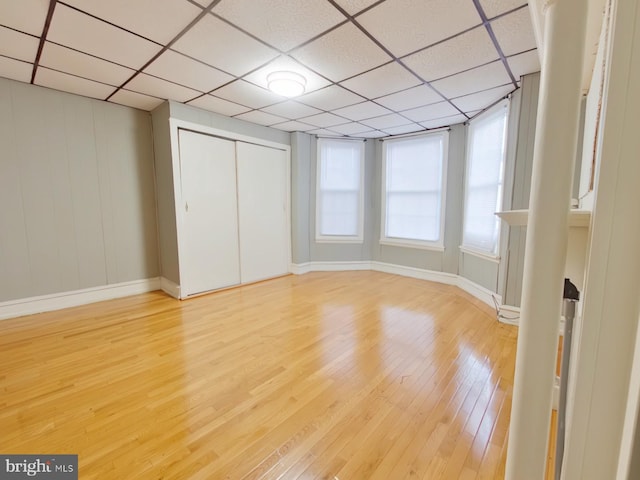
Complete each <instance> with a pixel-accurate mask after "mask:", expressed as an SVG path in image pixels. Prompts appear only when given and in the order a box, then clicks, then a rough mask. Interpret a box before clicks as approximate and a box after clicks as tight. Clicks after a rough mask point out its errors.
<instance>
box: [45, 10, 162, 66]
mask: <svg viewBox="0 0 640 480" xmlns="http://www.w3.org/2000/svg"><path fill="white" fill-rule="evenodd" d="M47 39H48V40H51V41H53V42H56V43H60V44H62V45H65V46H67V47H71V48H74V49H76V50H79V51H81V52H86V53H89V54H91V55H95V56H97V57H100V58H104V59H106V60H110V61H112V62H116V63H119V64H121V65H125V66H127V67H131V68H139V67H140V66H141V65H142V64H144V63H145V62H146V61H148V60H149V59H150V58H151V57H152V56H153V55H155V54H156V53H158V52H159V51H160V48H161V47H160V46H159V45H157V44H155V43H152V42H149V41H148V40H144V39H142V38H140V37H138V36H136V35H133V34H131V33H129V32H126V31H124V30H122V29H120V28H117V27H114V26H113V25H109V24H108V23H105V22H103V21H100V20H97V19H95V18H93V17H90V16H88V15H85V14H83V13H80V12H77V11H76V10H73V9H71V8H69V7H65V6H64V5H62V4H58V5H57V6H56V10H55V14H54V17H53V21H52V22H51V26H50V27H49V34H48V36H47Z"/></svg>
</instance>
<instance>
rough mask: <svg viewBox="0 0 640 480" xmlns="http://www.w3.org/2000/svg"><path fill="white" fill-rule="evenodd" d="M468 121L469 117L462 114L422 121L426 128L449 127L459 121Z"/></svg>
mask: <svg viewBox="0 0 640 480" xmlns="http://www.w3.org/2000/svg"><path fill="white" fill-rule="evenodd" d="M466 121H467V117H465V116H464V115H462V114H459V115H452V116H450V117H443V118H437V119H435V120H429V121H428V122H421V123H420V125H422V126H423V127H424V128H440V127H448V126H449V125H456V124H458V123H464V122H466Z"/></svg>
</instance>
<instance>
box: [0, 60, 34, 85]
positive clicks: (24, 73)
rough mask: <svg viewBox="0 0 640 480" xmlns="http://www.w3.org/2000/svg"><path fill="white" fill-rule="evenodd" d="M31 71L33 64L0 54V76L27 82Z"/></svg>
mask: <svg viewBox="0 0 640 480" xmlns="http://www.w3.org/2000/svg"><path fill="white" fill-rule="evenodd" d="M32 71H33V65H32V64H30V63H27V62H21V61H20V60H14V59H13V58H7V57H2V56H0V77H4V78H11V79H12V80H18V81H20V82H29V81H30V80H31V72H32Z"/></svg>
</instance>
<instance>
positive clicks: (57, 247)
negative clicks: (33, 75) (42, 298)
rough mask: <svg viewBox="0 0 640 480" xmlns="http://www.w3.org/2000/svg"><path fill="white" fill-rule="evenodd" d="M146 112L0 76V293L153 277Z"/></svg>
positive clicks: (19, 294)
mask: <svg viewBox="0 0 640 480" xmlns="http://www.w3.org/2000/svg"><path fill="white" fill-rule="evenodd" d="M151 140H152V133H151V119H150V117H149V114H148V113H146V112H142V111H139V110H134V109H132V108H128V107H122V106H118V105H112V104H109V103H106V102H101V101H98V100H92V99H88V98H85V97H80V96H76V95H71V94H67V93H62V92H58V91H55V90H49V89H46V88H42V87H37V86H32V85H28V84H24V83H19V82H14V81H11V80H6V79H1V78H0V145H2V157H1V158H0V203H1V204H2V205H3V208H2V209H0V226H1V228H0V265H1V268H0V301H6V300H14V299H19V298H27V297H32V296H38V295H46V294H53V293H60V292H65V291H71V290H78V289H83V288H89V287H98V286H104V285H109V284H115V283H120V282H126V281H132V280H139V279H145V278H151V277H156V276H157V275H158V273H159V268H158V260H157V234H156V210H155V193H154V182H153V150H152V141H151Z"/></svg>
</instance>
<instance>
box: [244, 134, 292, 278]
mask: <svg viewBox="0 0 640 480" xmlns="http://www.w3.org/2000/svg"><path fill="white" fill-rule="evenodd" d="M236 150H237V162H238V165H237V168H238V210H239V226H240V271H241V275H240V276H241V279H242V283H248V282H255V281H257V280H263V279H265V278H271V277H276V276H279V275H284V274H286V273H287V272H288V270H289V257H290V255H289V250H290V247H289V244H290V242H289V223H288V221H287V215H288V208H287V198H288V196H287V188H288V182H287V173H288V168H287V162H288V159H287V154H286V152H285V151H283V150H278V149H275V148H269V147H264V146H260V145H253V144H248V143H243V142H238V143H237V146H236Z"/></svg>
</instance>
